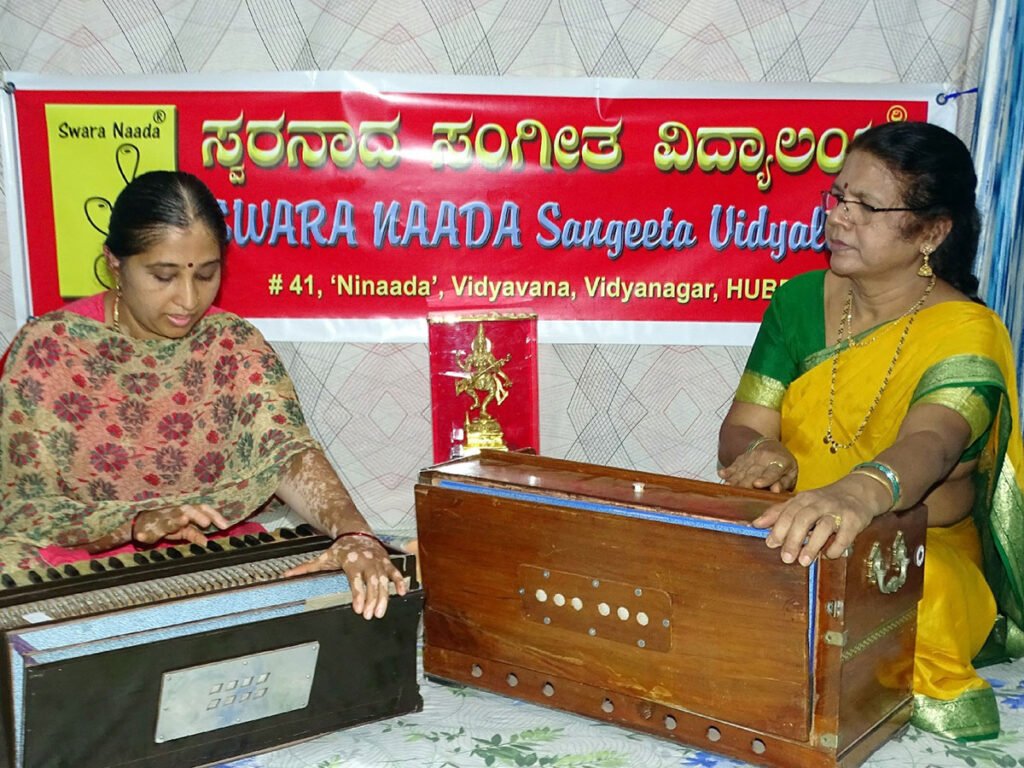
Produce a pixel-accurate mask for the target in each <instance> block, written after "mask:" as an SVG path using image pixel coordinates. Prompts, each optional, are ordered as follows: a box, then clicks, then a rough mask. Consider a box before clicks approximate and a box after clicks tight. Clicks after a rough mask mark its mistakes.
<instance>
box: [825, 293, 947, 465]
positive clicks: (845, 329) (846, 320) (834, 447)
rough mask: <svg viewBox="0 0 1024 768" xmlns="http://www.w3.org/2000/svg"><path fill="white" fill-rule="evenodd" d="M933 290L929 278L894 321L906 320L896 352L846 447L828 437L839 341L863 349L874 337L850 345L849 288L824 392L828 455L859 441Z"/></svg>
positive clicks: (851, 299)
mask: <svg viewBox="0 0 1024 768" xmlns="http://www.w3.org/2000/svg"><path fill="white" fill-rule="evenodd" d="M934 287H935V276H934V275H932V277H931V279H929V280H928V285H927V286H925V289H924V293H923V294H921V298H919V299H918V300H917V301H915V302H914V303H913V304H912V305H911V306H910V308H909V309H907V311H906V312H904V313H903V314H902V315H900V316H899V317H898V318H896V320H900V319H902V318H904V317H905V318H907V324H906V325H905V326H903V333H901V334H900V338H899V341H897V342H896V351H895V352H894V353H893V356H892V362H891V363H889V370H887V371H886V372H885V376H884V377H883V378H882V386H881V387H879V389H878V394H877V395H875V399H874V400H873V401H872V403H871V405H870V406H869V407H868V412H867V413H866V414H864V418H863V419H862V420H861V422H860V426H859V427H857V431H856V432H854V433H853V437H851V438H850V442H848V443H840V442H839V441H838V440H836V439H835V437H833V436H832V416H833V410H834V408H835V403H836V373H837V371H838V370H839V352H840V351H841V348H842V346H843V340H844V339H847V338H848V339H849V342H848V346H867V345H868V344H870V343H871V342H872V341H874V340H875V337H874V336H872V337H871V338H870V339H868V340H867V341H862V342H859V343H856V344H855V343H854V341H853V329H852V326H853V288H850V292H849V293H848V294H847V295H846V304H845V306H844V307H843V318H842V321H841V322H840V323H839V331H838V333H837V338H836V349H835V352H833V353H832V377H831V381H830V383H829V390H828V425H827V426H826V429H825V438H824V440H823V441H822V442H824V443H825V445H827V446H828V449H829V451H830V452H831V453H838V452H839V449H840V448H842V449H844V450H845V449H847V448H849V447H851V446H852V445H853V444H854V443H856V442H857V440H858V439H860V436H861V435H862V434H863V433H864V430H865V429H866V428H867V425H868V420H869V419H870V418H871V415H872V414H873V413H874V412H875V408H877V407H878V403H879V402H880V401H881V399H882V395H883V394H884V393H885V390H886V387H888V386H889V379H890V378H891V377H892V372H893V370H895V368H896V361H897V360H899V359H900V353H901V352H902V351H903V342H905V341H906V340H907V336H908V335H909V334H910V327H911V326H912V325H913V324H914V318H915V317H917V313H918V312H919V311H920V309H921V307H923V306H924V303H925V301H927V300H928V297H929V296H930V295H931V292H932V289H933V288H934Z"/></svg>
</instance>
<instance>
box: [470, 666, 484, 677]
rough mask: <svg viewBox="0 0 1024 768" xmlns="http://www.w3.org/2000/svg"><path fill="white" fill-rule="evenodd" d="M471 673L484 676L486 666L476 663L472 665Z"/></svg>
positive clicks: (475, 675)
mask: <svg viewBox="0 0 1024 768" xmlns="http://www.w3.org/2000/svg"><path fill="white" fill-rule="evenodd" d="M469 674H471V675H472V676H473V677H483V676H484V668H483V667H481V666H480V665H479V664H474V665H473V666H472V667H470V669H469Z"/></svg>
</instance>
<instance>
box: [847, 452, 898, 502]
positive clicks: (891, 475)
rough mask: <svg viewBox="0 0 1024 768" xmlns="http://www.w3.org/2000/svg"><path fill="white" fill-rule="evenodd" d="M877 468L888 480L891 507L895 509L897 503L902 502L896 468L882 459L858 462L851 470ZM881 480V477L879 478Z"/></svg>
mask: <svg viewBox="0 0 1024 768" xmlns="http://www.w3.org/2000/svg"><path fill="white" fill-rule="evenodd" d="M858 469H859V470H867V471H870V470H875V471H876V472H881V473H882V476H883V477H884V478H885V479H886V481H888V485H889V492H890V493H892V506H891V507H889V509H895V507H896V505H897V504H899V503H900V496H901V494H900V476H899V475H898V474H896V470H895V469H893V468H892V467H890V466H889V465H888V464H886V463H884V462H881V461H864V462H861V463H860V464H858V465H857V466H855V467H854V468H853V470H851V471H856V470H858ZM878 479H879V480H881V478H878Z"/></svg>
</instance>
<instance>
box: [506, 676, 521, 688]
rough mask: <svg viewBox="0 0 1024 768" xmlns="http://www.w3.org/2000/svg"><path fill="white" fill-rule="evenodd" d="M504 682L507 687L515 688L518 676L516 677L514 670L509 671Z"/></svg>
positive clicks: (517, 683)
mask: <svg viewBox="0 0 1024 768" xmlns="http://www.w3.org/2000/svg"><path fill="white" fill-rule="evenodd" d="M505 682H506V683H508V687H509V688H515V687H516V686H517V685H519V678H518V677H516V674H515V672H509V673H508V676H507V677H506V678H505Z"/></svg>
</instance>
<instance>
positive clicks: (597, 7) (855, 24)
mask: <svg viewBox="0 0 1024 768" xmlns="http://www.w3.org/2000/svg"><path fill="white" fill-rule="evenodd" d="M990 14H991V8H990V3H989V2H988V0H391V1H390V2H377V1H376V0H217V1H216V2H214V1H212V0H105V1H103V0H6V2H0V67H2V68H3V69H5V70H11V71H27V72H41V73H53V74H58V73H59V74H75V75H81V76H84V77H89V76H90V75H99V74H119V73H150V74H151V73H164V72H169V73H184V72H206V73H216V72H227V71H267V70H309V69H335V70H337V69H346V70H373V71H388V72H407V73H445V74H470V75H501V76H508V77H515V76H532V77H543V76H560V77H565V76H569V77H591V76H593V77H623V78H641V79H652V80H687V81H693V80H729V81H739V82H783V81H794V82H835V83H840V82H859V83H882V82H885V83H891V82H945V83H949V84H950V86H951V87H952V88H954V89H956V88H964V87H972V86H974V85H976V84H977V78H978V73H979V70H980V65H981V61H982V58H983V54H984V47H985V44H986V40H987V35H988V23H989V17H990ZM960 101H961V104H960V108H961V114H960V120H959V125H960V126H961V128H960V130H961V135H963V136H964V137H965V138H968V137H969V133H970V126H971V125H972V124H973V116H974V101H973V97H964V98H962V99H961V100H960ZM0 206H2V207H4V208H6V200H4V201H3V202H2V203H0ZM2 220H3V221H4V222H5V223H4V225H3V226H2V227H0V341H2V342H3V343H4V344H6V342H7V340H9V339H10V337H11V335H12V334H13V332H14V331H15V328H14V320H13V310H12V301H13V299H12V293H11V289H10V274H9V265H8V262H9V258H8V250H9V249H8V226H7V224H6V211H4V212H3V218H2ZM280 351H281V354H282V356H283V358H284V361H285V363H286V365H287V366H288V368H289V370H290V371H291V373H292V375H293V377H294V379H295V382H296V386H297V387H298V389H299V394H300V396H301V397H302V399H303V403H304V405H305V408H306V411H307V414H308V416H309V418H310V421H311V422H312V424H313V425H314V429H315V430H316V432H317V433H318V435H319V437H320V438H321V440H322V441H323V443H324V444H325V446H326V448H327V450H328V452H329V455H330V456H331V458H332V460H333V461H334V462H335V464H336V465H337V466H338V467H339V469H340V471H341V473H342V476H343V477H344V479H345V481H346V482H347V484H348V485H349V487H350V489H351V490H352V492H353V495H354V496H355V498H356V501H357V503H359V505H360V506H361V508H362V509H363V510H364V512H366V513H367V515H368V517H369V518H370V520H371V522H372V523H373V524H374V525H375V526H377V527H379V528H382V529H385V530H391V531H394V532H396V533H405V534H408V533H412V532H413V529H414V516H413V495H412V482H413V480H414V478H415V476H416V472H417V471H418V469H419V468H420V467H422V466H426V465H427V464H428V463H429V462H430V458H431V430H430V404H429V382H428V377H427V370H428V361H427V353H426V348H425V347H424V346H422V345H415V344H413V345H360V344H326V343H322V344H321V343H315V344H314V343H309V344H290V345H288V344H282V345H280ZM746 354H747V350H746V349H743V348H724V347H694V346H654V345H646V346H636V345H633V346H627V345H620V346H613V345H558V346H544V347H542V348H541V350H540V383H541V448H542V450H543V451H544V452H545V453H549V454H552V455H556V456H565V457H569V458H573V459H582V460H586V461H592V462H598V463H608V464H615V465H620V466H625V467H636V468H639V469H645V470H654V471H659V472H666V473H672V474H679V475H685V476H691V477H701V478H705V479H712V478H713V477H714V470H715V455H714V454H715V437H716V434H717V429H718V424H719V422H720V420H721V418H722V416H723V415H724V412H725V410H726V409H727V407H728V404H729V401H730V399H731V397H732V394H733V389H734V387H735V385H736V382H737V380H738V378H739V372H740V371H741V370H742V367H743V364H744V362H745V359H746Z"/></svg>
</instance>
